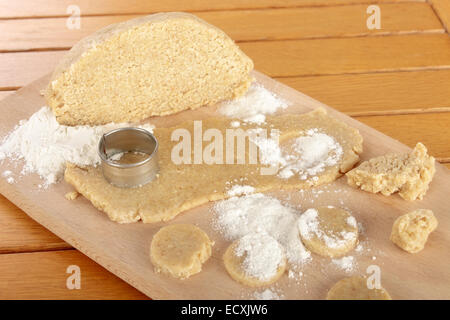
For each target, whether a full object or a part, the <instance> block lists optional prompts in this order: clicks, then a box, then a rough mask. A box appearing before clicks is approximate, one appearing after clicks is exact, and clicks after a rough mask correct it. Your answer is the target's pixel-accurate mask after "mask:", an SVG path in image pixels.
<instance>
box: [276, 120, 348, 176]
mask: <svg viewBox="0 0 450 320" xmlns="http://www.w3.org/2000/svg"><path fill="white" fill-rule="evenodd" d="M292 149H293V153H292V154H290V155H287V156H285V161H284V162H285V163H286V164H285V165H284V166H283V168H282V170H281V171H280V173H279V176H280V177H282V178H289V177H291V176H292V175H294V174H298V175H299V176H300V179H302V180H306V179H307V178H308V177H311V176H316V175H317V174H319V173H321V172H323V171H324V170H325V169H326V167H330V166H334V165H336V164H337V163H338V162H339V160H340V159H341V158H342V154H343V151H342V147H341V145H340V144H339V143H338V142H337V141H336V140H335V139H334V138H333V137H330V136H328V135H326V134H324V133H320V132H319V130H318V129H317V128H316V129H310V130H308V131H307V133H306V135H305V136H302V137H298V138H297V139H295V142H294V144H293V148H292Z"/></svg>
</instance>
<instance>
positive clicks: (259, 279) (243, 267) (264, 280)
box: [223, 233, 286, 287]
mask: <svg viewBox="0 0 450 320" xmlns="http://www.w3.org/2000/svg"><path fill="white" fill-rule="evenodd" d="M223 262H224V264H225V269H226V270H227V271H228V273H229V275H230V276H231V278H233V279H234V280H236V281H237V282H240V283H242V284H244V285H247V286H250V287H259V286H264V285H269V284H272V283H274V282H275V281H277V280H278V279H279V278H280V277H281V276H282V275H283V273H284V271H285V270H286V255H285V252H284V249H283V247H282V246H281V245H280V244H279V243H278V241H277V240H275V239H274V238H272V237H271V236H269V235H267V234H265V233H253V234H248V235H246V236H244V237H242V238H241V239H238V240H236V241H234V242H233V243H232V244H231V245H230V246H229V247H228V249H227V250H226V251H225V254H224V255H223Z"/></svg>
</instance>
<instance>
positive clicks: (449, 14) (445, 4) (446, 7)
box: [431, 0, 450, 32]
mask: <svg viewBox="0 0 450 320" xmlns="http://www.w3.org/2000/svg"><path fill="white" fill-rule="evenodd" d="M431 4H432V5H433V8H434V10H435V11H436V14H437V15H438V16H439V18H440V19H441V21H442V23H443V25H444V26H445V28H446V29H447V32H450V1H448V0H431Z"/></svg>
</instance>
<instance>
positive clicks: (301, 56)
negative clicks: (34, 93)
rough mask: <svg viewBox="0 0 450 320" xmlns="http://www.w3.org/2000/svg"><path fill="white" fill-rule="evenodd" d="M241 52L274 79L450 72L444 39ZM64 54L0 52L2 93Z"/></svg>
mask: <svg viewBox="0 0 450 320" xmlns="http://www.w3.org/2000/svg"><path fill="white" fill-rule="evenodd" d="M240 47H241V48H242V49H243V50H244V51H245V52H246V53H247V54H248V55H249V56H250V57H251V58H252V59H253V60H254V61H255V64H256V68H257V69H262V70H263V71H264V72H265V73H266V74H269V75H271V76H274V77H280V76H282V77H292V76H300V75H301V76H308V75H320V74H340V73H367V72H380V71H395V70H415V69H442V68H450V38H449V37H448V36H447V35H444V34H442V35H441V34H428V35H402V36H390V37H367V38H364V37H363V38H347V39H314V40H289V41H262V42H245V43H241V44H240ZM349 48H352V50H348V49H349ZM63 54H64V51H43V52H20V53H0V73H1V74H2V75H3V76H2V77H1V79H0V88H11V87H21V86H24V85H25V84H27V83H29V82H30V81H32V80H33V79H36V78H38V77H40V76H43V75H45V74H46V73H48V72H50V71H51V70H52V69H53V68H54V66H55V65H56V64H57V62H58V60H59V59H60V58H61V57H62V55H63Z"/></svg>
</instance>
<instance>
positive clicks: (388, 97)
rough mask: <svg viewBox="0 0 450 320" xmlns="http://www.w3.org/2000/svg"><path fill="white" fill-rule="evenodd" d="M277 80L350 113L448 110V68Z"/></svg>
mask: <svg viewBox="0 0 450 320" xmlns="http://www.w3.org/2000/svg"><path fill="white" fill-rule="evenodd" d="M278 80H279V81H281V82H283V83H285V84H287V85H288V86H291V87H293V88H295V89H297V90H299V91H301V92H303V93H305V94H307V95H309V96H311V97H313V98H315V99H317V100H319V101H321V102H323V103H326V104H328V105H330V106H332V107H333V108H335V109H337V110H339V111H341V112H345V113H346V114H349V115H352V116H356V115H377V114H378V115H381V114H398V113H413V112H415V113H421V112H436V111H443V110H445V111H450V94H449V90H448V88H450V70H431V71H413V72H387V73H371V74H343V75H331V76H319V77H315V76H308V77H293V78H278Z"/></svg>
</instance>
